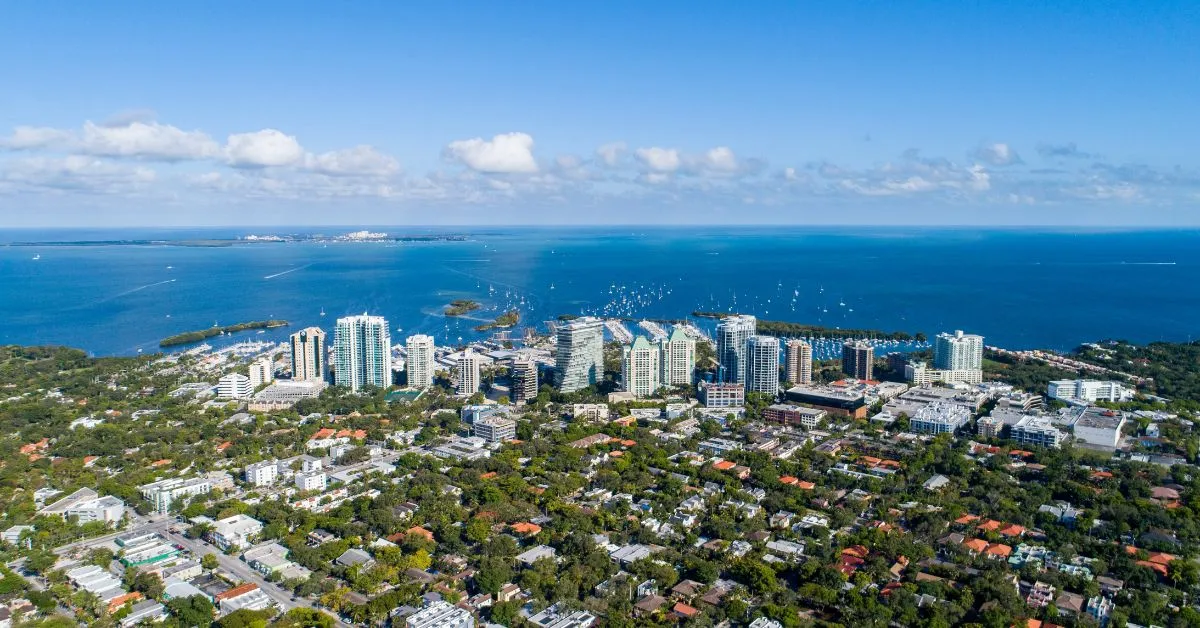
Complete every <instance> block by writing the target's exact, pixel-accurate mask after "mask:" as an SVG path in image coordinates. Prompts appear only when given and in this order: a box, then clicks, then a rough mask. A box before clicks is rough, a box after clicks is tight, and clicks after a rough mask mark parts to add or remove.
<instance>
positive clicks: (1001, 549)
mask: <svg viewBox="0 0 1200 628" xmlns="http://www.w3.org/2000/svg"><path fill="white" fill-rule="evenodd" d="M984 553H986V554H990V555H992V556H1000V557H1001V558H1008V556H1009V555H1010V554H1012V548H1011V547H1009V546H1007V545H1005V544H1003V543H993V544H991V545H989V546H988V547H987V549H986V550H984Z"/></svg>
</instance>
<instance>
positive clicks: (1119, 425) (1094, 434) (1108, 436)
mask: <svg viewBox="0 0 1200 628" xmlns="http://www.w3.org/2000/svg"><path fill="white" fill-rule="evenodd" d="M1126 420H1127V419H1126V415H1125V413H1124V412H1120V411H1118V410H1108V409H1105V408H1096V407H1089V408H1087V409H1086V410H1084V411H1083V412H1081V413H1080V414H1079V416H1078V417H1077V418H1076V419H1075V421H1074V422H1073V423H1072V424H1071V428H1072V429H1073V430H1074V432H1075V440H1077V441H1080V442H1082V443H1085V444H1087V445H1091V446H1093V447H1099V448H1102V449H1115V448H1116V447H1117V446H1118V445H1119V444H1120V443H1121V430H1123V429H1124V428H1125V423H1126Z"/></svg>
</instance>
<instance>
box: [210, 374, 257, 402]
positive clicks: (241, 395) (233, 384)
mask: <svg viewBox="0 0 1200 628" xmlns="http://www.w3.org/2000/svg"><path fill="white" fill-rule="evenodd" d="M253 392H254V388H253V387H251V386H250V378H249V377H246V376H245V375H242V374H241V373H230V374H228V375H222V376H221V379H219V380H217V397H219V398H221V399H248V398H249V397H250V394H251V393H253Z"/></svg>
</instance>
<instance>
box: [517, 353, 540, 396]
mask: <svg viewBox="0 0 1200 628" xmlns="http://www.w3.org/2000/svg"><path fill="white" fill-rule="evenodd" d="M537 394H538V369H537V364H536V363H534V362H533V361H531V360H517V361H515V362H513V365H512V400H513V403H529V402H530V401H533V400H534V398H536V397H537Z"/></svg>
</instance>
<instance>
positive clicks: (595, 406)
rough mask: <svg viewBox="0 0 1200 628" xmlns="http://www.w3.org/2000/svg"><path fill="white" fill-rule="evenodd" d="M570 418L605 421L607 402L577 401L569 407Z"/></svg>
mask: <svg viewBox="0 0 1200 628" xmlns="http://www.w3.org/2000/svg"><path fill="white" fill-rule="evenodd" d="M571 418H573V419H575V420H576V421H607V420H608V404H607V403H577V404H575V405H574V406H572V407H571Z"/></svg>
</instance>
